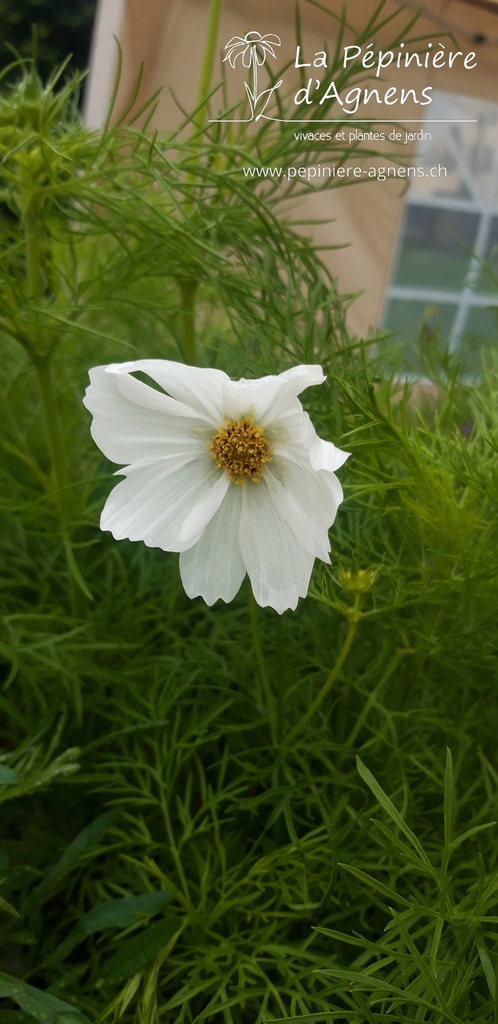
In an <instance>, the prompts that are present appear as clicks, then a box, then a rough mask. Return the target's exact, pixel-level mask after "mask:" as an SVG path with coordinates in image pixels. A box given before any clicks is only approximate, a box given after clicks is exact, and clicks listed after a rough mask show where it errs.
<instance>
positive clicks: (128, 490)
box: [100, 458, 229, 551]
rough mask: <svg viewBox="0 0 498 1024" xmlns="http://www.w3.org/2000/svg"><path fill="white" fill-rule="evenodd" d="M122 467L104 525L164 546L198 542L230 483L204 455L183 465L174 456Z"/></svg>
mask: <svg viewBox="0 0 498 1024" xmlns="http://www.w3.org/2000/svg"><path fill="white" fill-rule="evenodd" d="M124 472H125V474H126V476H125V479H124V480H123V481H122V482H121V483H119V484H118V486H117V487H115V488H114V490H113V491H111V493H110V495H109V497H108V499H107V502H106V504H105V506H104V509H103V512H102V516H101V520H100V526H101V529H102V530H110V532H111V533H112V535H113V537H114V538H115V539H116V540H123V539H124V538H128V540H143V541H144V543H145V544H147V545H148V547H151V548H162V550H163V551H184V550H186V548H189V547H191V546H192V544H195V543H196V541H197V540H198V539H199V537H200V536H201V534H202V531H203V530H204V529H205V527H206V525H207V523H208V522H209V521H210V519H211V518H212V517H213V515H214V514H215V512H216V510H217V509H218V508H219V506H220V504H221V502H222V501H223V498H224V496H225V493H226V491H227V488H228V484H229V480H228V477H227V475H226V474H225V473H220V472H219V470H217V469H216V468H215V467H214V466H213V464H212V462H211V460H209V459H205V458H204V459H197V460H196V461H192V462H188V463H186V464H181V465H180V466H179V465H178V461H177V460H176V459H157V460H156V461H155V462H153V463H149V464H137V465H135V466H130V467H129V468H128V469H127V470H125V471H124Z"/></svg>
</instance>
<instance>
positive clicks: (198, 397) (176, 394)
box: [107, 359, 230, 426]
mask: <svg viewBox="0 0 498 1024" xmlns="http://www.w3.org/2000/svg"><path fill="white" fill-rule="evenodd" d="M107 372H108V373H126V374H130V373H137V372H140V373H145V374H147V375H148V376H149V377H151V379H152V380H154V381H155V382H156V384H159V386H160V387H161V388H163V390H164V391H165V392H166V394H168V395H171V397H172V398H175V399H176V400H177V401H178V402H183V403H184V404H185V405H186V406H188V407H189V408H190V409H193V410H194V412H197V413H198V414H199V415H200V416H205V417H206V419H208V420H209V421H210V423H211V424H213V425H214V426H219V423H220V415H221V399H222V393H223V390H222V389H223V385H224V384H225V383H226V381H229V380H230V378H229V377H227V375H226V373H223V371H222V370H213V369H211V368H206V367H200V366H186V365H185V364H184V363H175V362H173V361H172V360H169V359H137V360H135V361H134V362H129V363H116V364H114V365H111V366H108V367H107Z"/></svg>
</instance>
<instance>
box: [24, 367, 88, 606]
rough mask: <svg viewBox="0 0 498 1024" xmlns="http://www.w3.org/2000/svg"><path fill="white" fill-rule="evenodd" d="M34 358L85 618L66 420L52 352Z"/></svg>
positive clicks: (73, 598)
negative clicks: (70, 496) (73, 525)
mask: <svg viewBox="0 0 498 1024" xmlns="http://www.w3.org/2000/svg"><path fill="white" fill-rule="evenodd" d="M32 359H33V363H34V366H35V370H36V373H37V377H38V384H39V387H40V394H41V400H42V407H43V414H44V418H45V424H46V430H47V437H48V443H49V448H50V454H51V459H52V476H53V480H54V484H55V495H54V498H55V501H56V506H57V510H58V512H59V519H60V524H61V530H62V537H63V541H64V548H65V552H66V561H67V568H68V577H69V597H70V602H71V609H72V612H73V615H74V616H76V617H82V616H83V614H84V610H85V605H84V601H83V591H82V589H81V587H82V586H84V584H83V583H81V585H80V584H79V583H78V581H77V579H75V576H78V577H80V573H79V569H78V566H77V563H76V558H75V555H74V551H73V549H72V545H71V529H70V525H69V522H68V520H69V519H70V517H71V515H72V511H73V510H72V502H70V501H69V499H68V488H69V485H70V477H69V470H68V464H67V458H66V449H65V446H64V433H63V426H62V419H61V415H60V409H59V403H58V401H57V392H56V389H55V384H54V378H53V373H52V361H51V357H50V355H49V354H47V355H45V356H36V355H34V354H33V355H32Z"/></svg>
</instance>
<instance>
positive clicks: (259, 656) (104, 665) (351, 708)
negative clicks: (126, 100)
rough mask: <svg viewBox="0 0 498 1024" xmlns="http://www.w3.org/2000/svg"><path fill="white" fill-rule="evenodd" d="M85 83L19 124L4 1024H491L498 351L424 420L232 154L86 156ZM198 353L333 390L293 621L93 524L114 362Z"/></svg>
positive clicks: (7, 501) (14, 141) (0, 957)
mask: <svg viewBox="0 0 498 1024" xmlns="http://www.w3.org/2000/svg"><path fill="white" fill-rule="evenodd" d="M77 84H78V83H77V82H76V83H72V84H68V85H66V86H64V87H61V86H60V82H57V81H56V80H55V76H54V77H53V79H52V81H51V82H49V83H48V84H46V85H43V84H42V82H41V80H40V79H39V78H38V76H37V74H36V72H35V71H34V70H33V68H32V67H31V66H30V65H28V66H26V67H24V68H21V69H20V72H19V77H18V80H17V83H16V85H15V86H13V87H9V88H8V89H5V90H4V92H3V95H2V99H1V105H0V142H1V145H2V149H3V164H2V172H1V175H2V176H1V182H0V188H1V199H2V203H3V206H4V212H5V216H4V218H3V220H2V228H1V232H2V234H1V247H2V257H1V260H0V279H1V280H0V284H1V307H0V340H1V344H2V400H1V402H0V416H1V420H2V423H1V434H0V437H1V441H0V445H1V450H2V465H1V475H2V480H1V487H0V493H1V495H2V497H1V517H2V523H1V539H2V548H3V554H2V569H3V571H2V598H3V600H2V606H3V610H2V616H1V619H0V630H1V632H0V656H1V661H2V671H3V678H2V690H1V693H0V713H1V718H0V750H1V753H0V800H1V802H2V816H1V825H0V829H1V845H0V879H1V890H0V893H1V895H0V914H1V915H2V931H1V940H0V945H1V950H0V1024H30V1022H32V1021H40V1022H47V1024H84V1022H85V1021H87V1022H92V1024H97V1022H98V1024H104V1022H110V1024H111V1022H117V1021H122V1022H123V1024H155V1022H159V1021H160V1022H164V1024H180V1022H182V1024H183V1022H191V1021H192V1022H193V1021H195V1022H199V1024H200V1022H206V1024H209V1022H213V1024H214V1022H219V1021H224V1022H227V1024H232V1022H233V1024H254V1022H260V1021H263V1020H285V1021H291V1020H293V1021H296V1022H300V1024H305V1022H309V1021H311V1020H313V1021H316V1022H328V1021H338V1022H340V1024H343V1022H348V1024H386V1022H390V1024H402V1022H403V1024H404V1022H406V1021H425V1022H429V1024H462V1022H471V1021H475V1022H478V1024H496V1021H497V1019H498V1016H497V1015H498V1010H497V1003H496V988H495V986H496V965H497V952H498V948H497V922H498V870H497V843H496V824H495V822H496V818H497V786H498V776H497V764H496V735H497V732H498V711H497V701H496V692H497V686H496V684H497V657H496V655H497V621H498V591H497V578H498V573H497V568H498V566H497V559H498V554H497V553H498V507H497V495H498V486H497V485H498V473H497V452H498V401H497V396H498V362H497V361H496V360H492V359H489V364H488V365H487V366H486V367H484V368H483V372H482V376H481V378H480V381H479V383H478V384H476V385H473V386H469V385H468V384H466V383H464V382H462V381H461V380H460V378H459V373H458V367H457V366H454V365H453V366H452V365H448V363H447V361H445V359H444V358H442V359H441V360H438V359H434V360H433V363H432V367H430V368H429V367H428V368H427V373H428V374H429V373H431V374H432V376H433V385H434V387H433V400H432V401H431V402H430V404H428V405H427V406H426V405H425V404H424V402H423V401H422V400H421V399H420V397H419V395H418V393H417V388H416V386H415V385H411V384H410V385H406V386H403V385H399V384H398V385H396V384H395V383H393V381H392V380H391V379H390V378H389V376H388V375H387V374H386V371H385V366H384V362H383V357H382V355H381V354H379V352H378V351H377V354H376V349H375V348H374V347H372V346H365V345H364V344H362V343H361V342H360V341H357V340H354V339H350V338H349V337H348V334H347V331H346V329H345V326H344V307H343V303H342V301H341V299H340V297H339V296H337V294H336V291H335V288H334V284H333V282H332V281H331V280H330V278H329V275H328V274H327V271H326V269H325V268H324V266H323V265H322V264H321V262H320V260H319V258H318V255H317V253H316V252H315V250H314V248H313V246H312V244H311V243H309V242H308V241H307V240H306V239H305V238H303V236H302V235H301V234H298V233H297V232H296V230H295V229H294V228H293V227H292V226H291V225H289V224H288V223H287V222H286V221H285V218H284V217H283V216H282V215H281V209H282V205H281V203H280V199H281V198H285V197H281V195H280V194H279V192H278V187H277V186H275V185H274V184H271V183H270V184H269V185H268V187H267V192H266V194H262V193H261V192H260V191H258V186H257V183H256V184H255V183H254V181H251V180H247V179H245V178H244V176H243V175H242V174H241V173H240V166H241V162H244V161H247V153H246V152H244V151H243V149H242V143H241V137H239V138H237V139H233V138H230V137H228V136H222V134H221V132H219V133H218V134H217V129H214V130H211V131H210V130H208V129H204V128H203V127H202V125H201V126H199V120H198V121H197V130H196V132H195V133H194V137H193V139H191V140H190V141H188V140H187V141H182V142H179V141H178V140H177V139H175V138H170V139H169V140H167V142H165V141H164V140H161V139H158V138H152V137H150V136H148V135H147V134H146V133H142V132H139V131H135V130H134V129H133V128H125V127H123V126H117V127H115V128H114V129H112V130H108V131H106V132H104V133H94V134H87V133H86V132H85V131H84V130H83V129H82V128H81V126H80V123H79V120H78V116H77V114H76V112H75V107H74V101H73V90H74V87H77ZM273 131H274V129H273V128H272V129H271V131H269V130H268V127H267V126H265V127H263V128H261V129H260V132H259V134H258V135H257V137H256V138H255V139H254V140H253V142H252V143H251V145H252V146H253V149H252V152H253V153H255V154H256V157H255V159H256V158H258V159H259V156H265V158H266V159H267V160H268V162H271V159H272V153H275V152H276V151H277V148H278V146H279V145H280V146H281V147H283V146H284V145H289V141H288V138H289V136H288V135H287V136H286V139H285V141H282V140H280V139H279V137H278V136H277V135H276V134H271V132H273ZM275 131H276V130H275ZM272 147H273V148H272ZM268 154H270V156H268ZM123 156H125V157H126V158H125V159H123ZM186 353H188V354H189V355H190V357H191V358H192V357H193V354H194V353H196V359H197V361H198V362H199V364H201V365H205V366H218V367H221V368H222V369H224V370H225V371H227V372H228V373H229V374H230V375H232V376H234V377H239V376H247V377H255V376H260V375H264V374H267V373H276V372H279V371H281V370H283V369H285V368H286V367H289V366H292V365H294V364H296V363H300V362H305V363H310V362H317V363H321V364H322V365H323V367H324V370H325V372H326V373H327V375H328V380H327V383H326V384H325V385H323V386H322V387H320V388H314V389H311V390H310V391H309V393H308V394H306V395H305V396H304V402H305V405H306V407H307V408H308V410H309V412H310V415H311V417H312V420H313V422H314V424H315V426H316V428H317V430H318V432H319V434H320V435H321V436H323V437H327V438H329V439H331V440H333V441H334V442H336V443H337V444H338V445H339V446H340V447H342V448H344V449H346V450H349V451H350V452H351V453H352V457H351V459H350V460H349V462H348V463H347V464H346V466H345V467H344V469H343V470H342V471H341V481H342V483H343V486H344V490H345V495H346V500H345V502H344V504H343V505H342V506H341V509H340V511H339V515H338V518H337V521H336V524H335V525H334V527H333V530H332V533H331V538H332V549H333V558H332V565H331V566H330V567H329V566H325V565H323V564H321V563H317V565H316V568H315V573H314V577H313V581H312V585H311V590H310V595H309V596H308V598H307V599H306V600H303V601H301V602H300V604H299V607H298V609H297V610H296V612H288V613H286V614H284V615H283V616H282V617H279V616H277V615H276V614H275V613H274V612H273V611H272V610H271V609H261V608H258V607H257V606H255V604H254V602H253V601H252V600H251V597H250V593H249V588H248V586H247V581H246V583H245V584H244V586H243V588H242V590H241V592H240V593H239V595H238V596H237V598H236V599H235V600H234V601H233V602H232V604H230V605H224V604H218V605H215V606H214V607H213V608H207V607H206V606H205V605H204V604H203V602H202V601H201V600H195V601H189V600H188V598H187V597H186V596H185V594H184V592H183V589H182V587H181V583H180V580H179V575H178V565H177V562H178V558H177V556H176V555H171V554H165V553H163V552H161V551H159V550H152V549H148V548H146V547H145V546H144V545H143V544H141V543H138V544H131V543H129V542H127V541H123V542H120V543H116V542H115V541H114V540H113V539H112V537H111V536H110V535H109V534H102V533H100V531H99V528H98V521H99V514H100V510H101V508H102V505H103V503H104V500H105V497H106V496H107V494H108V493H109V490H110V488H111V486H112V485H113V481H112V473H113V471H114V469H115V467H114V466H113V465H111V464H108V463H105V460H104V459H103V457H102V456H101V454H100V453H99V451H98V450H97V449H96V447H95V446H94V444H93V442H92V441H91V438H90V435H89V417H88V414H87V413H86V411H85V410H84V408H83V406H82V396H83V393H84V389H85V387H86V384H87V379H88V378H87V373H88V368H89V367H91V366H94V365H96V364H102V363H106V362H111V361H121V360H126V359H130V358H135V357H137V356H148V357H161V358H173V359H183V358H184V357H185V354H186Z"/></svg>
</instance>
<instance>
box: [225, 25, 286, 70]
mask: <svg viewBox="0 0 498 1024" xmlns="http://www.w3.org/2000/svg"><path fill="white" fill-rule="evenodd" d="M275 46H281V40H280V38H279V37H278V36H275V35H272V34H271V33H270V34H269V35H267V36H262V35H261V33H260V32H246V34H245V36H244V37H242V36H232V38H231V39H229V41H228V43H227V44H226V46H225V50H227V51H228V52H227V55H226V57H224V58H223V60H224V61H225V60H227V61H229V63H230V64H231V66H232V68H234V67H235V62H236V60H237V57H242V63H243V65H244V67H245V68H250V67H251V64H253V65H254V64H259V66H260V67H261V65H262V64H264V63H265V60H266V55H267V53H269V54H271V56H272V57H276V56H277V55H276V53H275V50H274V47H275Z"/></svg>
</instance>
